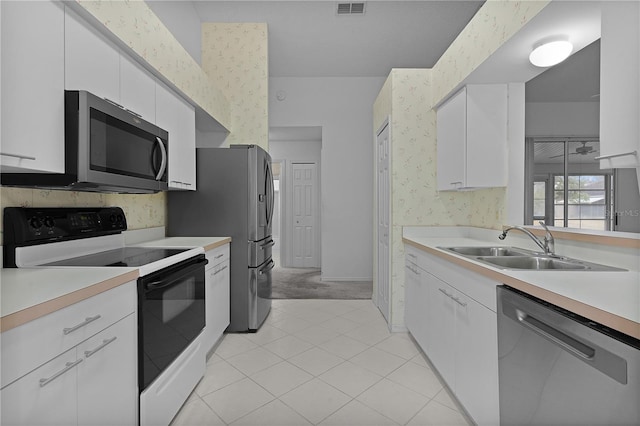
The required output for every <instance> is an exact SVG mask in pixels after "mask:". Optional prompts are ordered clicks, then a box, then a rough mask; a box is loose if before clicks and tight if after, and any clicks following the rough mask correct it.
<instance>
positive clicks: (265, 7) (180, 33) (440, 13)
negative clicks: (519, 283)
mask: <svg viewBox="0 0 640 426" xmlns="http://www.w3.org/2000/svg"><path fill="white" fill-rule="evenodd" d="M147 1H148V3H149V4H150V5H151V6H152V7H153V8H154V10H155V11H156V13H159V16H160V17H161V19H164V20H165V22H166V23H167V25H168V26H169V27H170V28H171V30H172V31H174V34H175V35H176V37H177V38H178V39H179V41H181V42H183V43H185V45H189V46H190V47H191V49H195V50H196V52H197V51H198V50H199V48H200V45H199V41H194V40H199V38H200V28H199V27H198V26H197V24H195V23H197V22H198V20H199V21H200V22H266V23H267V24H268V31H269V75H270V77H386V76H387V75H388V74H389V72H390V70H391V68H431V67H433V65H434V64H435V63H436V62H437V60H438V59H439V58H440V56H441V55H442V53H443V52H444V51H445V50H446V49H447V48H448V46H449V45H450V44H451V42H452V41H453V40H454V39H455V37H456V36H457V35H458V34H459V33H460V31H461V30H462V29H463V28H464V27H465V26H466V24H467V23H468V22H469V21H470V20H471V18H472V17H473V16H474V15H475V13H476V12H477V10H478V9H479V8H480V7H481V6H482V4H483V3H484V1H481V0H471V1H458V0H445V1H436V0H427V1H422V0H386V1H385V0H369V1H366V2H365V13H364V15H360V16H359V15H350V16H349V15H347V16H344V15H341V16H338V15H337V13H336V8H337V4H338V2H337V1H334V0H288V1H286V0H285V1H271V0H257V1H256V0H254V1H245V0H234V1H225V0H199V1H191V0H147ZM169 4H173V6H169ZM165 5H166V6H165ZM599 9H600V7H599V2H593V1H571V2H552V4H550V5H549V6H547V7H546V8H545V9H544V10H543V12H542V13H540V14H539V16H538V17H536V19H535V20H534V21H533V23H530V24H528V25H527V26H526V27H525V28H524V29H523V30H522V31H521V32H520V33H518V35H516V36H515V37H513V38H512V40H510V41H509V43H507V44H506V45H505V46H504V47H503V48H501V49H500V52H496V53H494V55H492V57H491V58H490V59H489V60H487V61H486V62H485V64H483V65H482V66H481V67H479V68H478V69H477V70H476V71H474V76H471V78H470V79H469V81H466V82H465V83H473V82H475V81H474V80H473V79H474V78H475V79H479V81H480V82H490V81H492V80H491V79H492V78H493V79H497V80H498V81H527V85H526V99H527V102H585V101H586V102H597V101H599V98H598V93H599V61H600V48H599V47H600V46H599V42H597V41H596V42H595V43H593V40H596V39H597V38H598V37H599V20H600V16H599V15H600V13H599ZM185 13H186V15H185ZM189 14H191V15H189ZM193 19H195V22H193ZM180 22H182V23H180ZM194 24H195V25H194ZM558 30H562V32H563V33H567V34H571V35H572V39H574V41H577V46H578V47H577V50H578V51H577V52H576V53H574V54H573V55H572V56H571V57H570V58H569V59H568V60H566V61H565V62H564V63H562V64H560V65H557V66H555V67H553V68H550V69H548V70H546V71H544V72H542V73H541V74H540V72H541V71H542V70H540V69H538V68H537V67H533V66H532V65H530V64H528V61H527V59H526V55H528V51H529V49H530V47H531V46H530V44H531V43H532V40H536V39H537V38H539V35H540V34H553V33H554V31H558ZM596 33H597V35H594V34H596ZM585 46H587V47H585ZM583 48H584V49H583ZM580 49H582V50H580ZM538 74H539V75H538ZM536 76H537V77H536Z"/></svg>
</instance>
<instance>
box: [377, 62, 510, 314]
mask: <svg viewBox="0 0 640 426" xmlns="http://www.w3.org/2000/svg"><path fill="white" fill-rule="evenodd" d="M432 77H433V72H432V70H429V69H393V70H392V71H391V74H390V76H389V78H388V79H387V81H386V83H385V85H384V86H383V88H382V90H381V91H380V94H379V95H378V97H377V99H376V101H375V103H374V108H373V115H374V129H375V130H377V129H378V128H379V127H380V126H381V125H382V124H383V123H384V120H386V118H387V116H388V115H391V141H392V142H391V164H392V165H391V186H392V192H391V193H392V200H391V203H392V205H391V210H392V229H391V280H392V283H393V284H392V288H391V292H392V294H391V303H392V306H391V323H392V324H393V325H394V326H402V325H403V324H404V245H403V242H402V227H403V226H469V225H471V226H479V227H484V228H494V229H499V228H500V227H501V225H502V217H503V216H504V211H503V210H504V193H505V189H504V188H492V189H486V190H479V191H473V192H438V191H437V190H436V188H437V181H436V173H437V164H436V158H437V157H436V112H435V110H433V109H430V108H429V107H428V105H429V101H430V99H431V96H432V91H433V85H432ZM375 222H377V218H376V219H375V220H374V223H375ZM374 256H377V247H374ZM375 263H376V260H375V259H374V264H375ZM374 270H377V268H374ZM374 282H377V277H375V278H374Z"/></svg>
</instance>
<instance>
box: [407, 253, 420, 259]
mask: <svg viewBox="0 0 640 426" xmlns="http://www.w3.org/2000/svg"><path fill="white" fill-rule="evenodd" d="M407 256H409V257H413V258H414V259H417V258H418V257H417V256H416V255H415V254H412V253H407Z"/></svg>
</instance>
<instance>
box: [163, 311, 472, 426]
mask: <svg viewBox="0 0 640 426" xmlns="http://www.w3.org/2000/svg"><path fill="white" fill-rule="evenodd" d="M468 424H469V423H468V422H467V420H466V419H465V417H464V416H463V415H462V414H460V413H459V411H458V409H457V408H456V405H455V404H454V403H453V401H452V400H451V398H450V397H449V395H448V393H447V391H446V390H445V389H444V388H443V387H442V384H441V383H440V382H439V380H438V378H437V377H436V375H435V374H434V373H433V372H432V371H431V369H430V368H429V365H428V364H427V362H426V361H425V359H424V358H423V355H422V353H421V352H420V350H419V349H418V348H417V347H416V345H415V343H414V342H413V340H412V339H411V337H410V336H409V335H408V334H406V333H390V332H389V331H388V330H387V326H386V323H385V322H384V320H383V319H382V316H381V314H380V312H379V311H378V309H377V308H376V307H375V306H374V305H373V303H372V302H371V301H370V300H274V301H273V307H272V311H271V313H270V315H269V317H268V318H267V320H266V322H265V323H264V325H263V326H262V327H261V328H260V330H259V331H258V332H257V333H255V334H228V335H225V336H224V338H223V340H222V342H221V343H220V345H219V346H218V348H217V349H216V351H215V353H214V354H213V355H212V356H211V358H210V359H209V362H208V363H207V371H206V373H205V377H204V378H203V379H202V381H201V382H200V383H199V384H198V386H197V388H196V389H195V391H194V392H193V393H192V394H191V396H190V397H189V399H188V400H187V402H186V403H185V405H184V406H183V407H182V409H181V410H180V412H179V413H178V415H177V416H176V418H175V419H174V421H173V422H172V425H173V426H179V425H188V426H197V425H274V426H276V425H277V426H283V425H295V426H302V425H322V426H325V425H326V426H329V425H341V426H355V425H367V426H372V425H376V426H377V425H411V426H413V425H464V426H466V425H468Z"/></svg>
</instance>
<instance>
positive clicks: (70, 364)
mask: <svg viewBox="0 0 640 426" xmlns="http://www.w3.org/2000/svg"><path fill="white" fill-rule="evenodd" d="M81 362H82V358H80V359H79V360H76V361H74V362H67V363H66V364H65V367H64V368H63V369H62V370H60V371H58V372H57V373H56V374H54V375H53V376H51V377H47V378H46V379H40V387H41V388H43V387H45V386H47V385H48V384H49V383H51V382H53V381H54V380H55V379H57V378H58V377H60V376H62V375H63V374H64V373H66V372H67V371H69V370H71V369H72V368H73V367H75V366H76V365H78V364H80V363H81Z"/></svg>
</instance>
